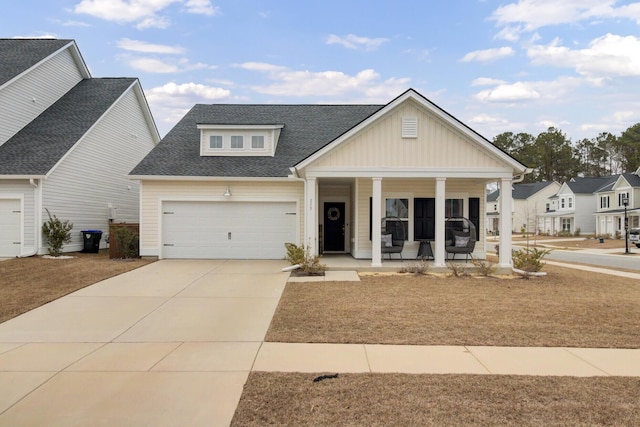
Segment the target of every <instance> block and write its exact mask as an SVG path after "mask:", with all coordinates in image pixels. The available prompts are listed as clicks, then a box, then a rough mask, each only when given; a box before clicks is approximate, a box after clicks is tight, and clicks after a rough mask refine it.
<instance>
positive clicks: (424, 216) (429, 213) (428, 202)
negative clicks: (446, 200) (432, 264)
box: [413, 198, 436, 240]
mask: <svg viewBox="0 0 640 427" xmlns="http://www.w3.org/2000/svg"><path fill="white" fill-rule="evenodd" d="M413 204H414V207H413V236H414V239H415V240H434V239H435V235H436V232H435V230H436V199H434V198H428V199H421V198H416V199H413Z"/></svg>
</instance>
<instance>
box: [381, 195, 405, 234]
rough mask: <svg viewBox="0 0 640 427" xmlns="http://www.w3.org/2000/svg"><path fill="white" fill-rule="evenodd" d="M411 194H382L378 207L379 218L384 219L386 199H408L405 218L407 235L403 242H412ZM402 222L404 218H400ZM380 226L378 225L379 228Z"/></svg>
mask: <svg viewBox="0 0 640 427" xmlns="http://www.w3.org/2000/svg"><path fill="white" fill-rule="evenodd" d="M413 198H414V195H413V193H382V202H383V203H382V206H380V215H381V218H384V217H385V215H386V213H387V212H386V211H387V199H408V200H409V210H408V212H407V215H408V217H407V218H406V222H407V228H408V230H407V235H406V236H404V237H405V239H404V240H405V242H413V241H414V239H413V204H414V203H413ZM400 219H401V220H402V221H403V222H404V221H405V219H404V218H400ZM379 226H380V225H378V227H379Z"/></svg>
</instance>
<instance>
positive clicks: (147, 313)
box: [0, 260, 288, 426]
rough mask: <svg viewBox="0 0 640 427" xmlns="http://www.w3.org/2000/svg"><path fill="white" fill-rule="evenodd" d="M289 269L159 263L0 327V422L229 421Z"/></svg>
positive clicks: (264, 264)
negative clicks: (282, 270)
mask: <svg viewBox="0 0 640 427" xmlns="http://www.w3.org/2000/svg"><path fill="white" fill-rule="evenodd" d="M285 265H286V264H285V262H284V261H208V260H207V261H204V260H203V261H185V260H180V261H178V260H163V261H158V262H155V263H152V264H149V265H147V266H145V267H142V268H140V269H137V270H134V271H132V272H129V273H125V274H123V275H120V276H117V277H114V278H111V279H108V280H105V281H103V282H100V283H97V284H95V285H93V286H90V287H87V288H85V289H82V290H80V291H77V292H75V293H73V294H71V295H68V296H66V297H64V298H61V299H59V300H56V301H54V302H52V303H49V304H47V305H45V306H42V307H40V308H38V309H35V310H33V311H30V312H28V313H25V314H23V315H21V316H19V317H16V318H14V319H12V320H9V321H7V322H5V323H2V324H0V426H17V425H47V426H87V425H117V426H141V425H149V426H165V425H166V426H175V425H188V426H199V425H203V426H205V425H206V426H214V425H221V426H224V425H228V424H229V423H230V421H231V418H232V417H233V413H234V411H235V408H236V405H237V403H238V400H239V399H240V395H241V393H242V387H243V385H244V383H245V381H246V379H247V376H248V374H249V372H250V370H251V368H252V366H253V364H254V361H255V358H256V355H257V353H258V350H259V349H260V345H261V342H262V340H263V338H264V335H265V333H266V331H267V328H268V326H269V322H270V321H271V318H272V316H273V313H274V311H275V309H276V306H277V304H278V301H279V298H280V295H281V293H282V290H283V289H284V286H285V283H286V279H287V277H288V273H282V272H281V271H280V270H281V268H282V267H284V266H285Z"/></svg>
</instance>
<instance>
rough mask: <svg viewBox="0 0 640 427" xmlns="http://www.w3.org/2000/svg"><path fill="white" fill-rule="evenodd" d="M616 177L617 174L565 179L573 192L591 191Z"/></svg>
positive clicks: (614, 179) (613, 180)
mask: <svg viewBox="0 0 640 427" xmlns="http://www.w3.org/2000/svg"><path fill="white" fill-rule="evenodd" d="M616 179H618V176H617V175H613V176H599V177H579V176H578V177H575V178H572V179H571V180H570V181H567V186H568V187H569V188H570V189H571V191H573V193H574V194H580V193H583V194H584V193H593V192H595V191H597V190H598V189H600V188H602V187H604V186H605V185H607V184H610V183H611V182H615V181H616Z"/></svg>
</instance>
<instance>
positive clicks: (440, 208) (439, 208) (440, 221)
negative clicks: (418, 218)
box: [433, 178, 447, 267]
mask: <svg viewBox="0 0 640 427" xmlns="http://www.w3.org/2000/svg"><path fill="white" fill-rule="evenodd" d="M446 180H447V178H436V219H435V221H436V227H435V233H436V236H435V237H436V247H435V253H434V254H433V265H434V266H435V267H444V266H445V265H446V264H445V253H444V241H445V238H446V236H445V228H444V220H445V212H444V205H445V194H446V187H445V183H446Z"/></svg>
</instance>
